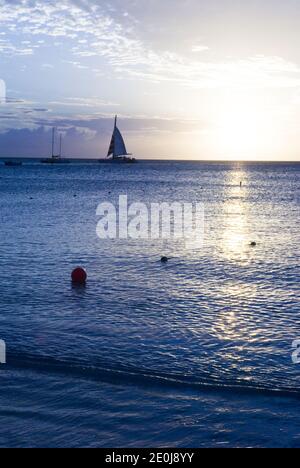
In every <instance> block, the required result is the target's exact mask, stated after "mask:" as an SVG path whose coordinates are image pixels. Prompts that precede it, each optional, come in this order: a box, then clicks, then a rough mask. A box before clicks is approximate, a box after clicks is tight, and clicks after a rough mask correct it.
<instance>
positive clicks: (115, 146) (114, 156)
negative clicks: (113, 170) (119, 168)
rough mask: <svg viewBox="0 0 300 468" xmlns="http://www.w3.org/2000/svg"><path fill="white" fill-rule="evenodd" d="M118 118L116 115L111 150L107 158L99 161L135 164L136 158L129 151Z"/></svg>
mask: <svg viewBox="0 0 300 468" xmlns="http://www.w3.org/2000/svg"><path fill="white" fill-rule="evenodd" d="M117 119H118V117H117V116H116V117H115V126H114V131H113V135H112V138H111V142H110V145H109V150H108V154H107V157H106V159H100V160H99V163H116V164H120V163H121V164H122V163H123V164H124V163H125V164H134V163H136V159H135V158H133V157H132V155H131V154H129V153H127V150H126V146H125V142H124V138H123V136H122V134H121V132H120V130H119V129H118V127H117Z"/></svg>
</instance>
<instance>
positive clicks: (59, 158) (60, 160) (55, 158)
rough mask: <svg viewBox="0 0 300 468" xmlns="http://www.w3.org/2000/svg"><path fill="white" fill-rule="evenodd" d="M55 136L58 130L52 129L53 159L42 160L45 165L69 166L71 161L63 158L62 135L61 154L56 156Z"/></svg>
mask: <svg viewBox="0 0 300 468" xmlns="http://www.w3.org/2000/svg"><path fill="white" fill-rule="evenodd" d="M55 135H56V128H53V129H52V156H51V158H46V159H42V161H41V162H42V163H43V164H69V163H70V161H69V160H68V159H63V158H62V136H61V135H60V144H59V146H60V148H59V154H55Z"/></svg>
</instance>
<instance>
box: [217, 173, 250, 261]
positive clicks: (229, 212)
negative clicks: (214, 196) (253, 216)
mask: <svg viewBox="0 0 300 468" xmlns="http://www.w3.org/2000/svg"><path fill="white" fill-rule="evenodd" d="M247 195H248V186H247V174H246V172H244V171H243V170H242V169H241V168H239V169H237V170H234V171H232V172H231V173H230V175H229V180H228V182H227V184H226V192H225V195H224V201H223V209H222V211H223V216H222V218H223V223H222V239H221V246H222V256H224V257H225V258H227V259H228V260H232V261H241V260H246V258H247V251H248V247H249V229H248V213H247V208H246V203H244V201H245V199H246V198H247Z"/></svg>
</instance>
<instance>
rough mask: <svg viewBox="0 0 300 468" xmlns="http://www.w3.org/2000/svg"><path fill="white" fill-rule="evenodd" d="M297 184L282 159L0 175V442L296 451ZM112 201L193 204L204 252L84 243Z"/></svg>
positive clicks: (139, 243) (297, 176)
mask: <svg viewBox="0 0 300 468" xmlns="http://www.w3.org/2000/svg"><path fill="white" fill-rule="evenodd" d="M240 182H242V186H240ZM299 187H300V165H299V164H292V163H291V164H288V163H286V164H255V163H252V164H246V163H223V164H220V163H210V164H209V163H188V162H186V163H184V162H140V163H139V164H136V165H111V164H107V165H104V164H97V163H95V164H83V163H81V164H75V163H74V164H69V165H65V166H64V165H60V166H46V165H41V164H38V163H37V162H33V161H27V162H26V164H24V165H23V166H22V167H15V168H8V167H5V166H4V165H0V215H1V234H0V267H1V281H0V340H4V341H5V344H6V353H7V355H6V361H7V364H1V365H0V421H1V424H0V446H9V447H15V446H22V447H45V446H47V447H67V446H68V447H69V446H70V447H151V446H156V447H166V446H169V447H192V448H194V447H224V446H225V447H232V446H233V447H260V446H271V447H281V446H288V447H299V446H300V416H299V407H300V378H299V377H300V364H297V360H295V359H294V360H293V359H292V353H293V342H295V340H297V339H300V308H299V278H300V276H299V275H300V267H299V263H300V258H299V257H300V255H299V246H300V234H299V232H300V216H299V215H300V200H299ZM120 195H127V196H128V199H129V200H130V201H132V202H142V203H145V204H150V203H151V202H158V203H162V202H168V203H171V202H176V201H177V202H181V203H183V202H186V203H195V202H200V203H203V205H204V207H205V239H204V245H203V246H202V248H201V249H195V250H193V249H191V248H187V247H186V246H185V245H184V244H183V243H180V242H176V241H175V240H174V239H169V240H163V241H162V240H159V239H157V240H132V239H122V240H118V239H115V240H106V241H104V240H101V239H99V238H98V237H97V233H96V227H97V221H98V219H97V216H96V210H97V206H98V204H99V203H101V202H103V201H105V202H110V203H113V204H117V201H118V198H119V196H120ZM251 242H256V247H251V246H250V243H251ZM163 255H166V256H168V257H169V258H170V261H169V262H168V263H167V264H164V265H163V264H162V263H161V262H160V258H161V256H163ZM78 265H81V266H83V267H85V268H86V269H87V271H88V275H89V277H88V282H87V285H86V287H81V288H80V287H74V286H72V284H71V282H70V273H71V271H72V269H73V268H75V267H76V266H78Z"/></svg>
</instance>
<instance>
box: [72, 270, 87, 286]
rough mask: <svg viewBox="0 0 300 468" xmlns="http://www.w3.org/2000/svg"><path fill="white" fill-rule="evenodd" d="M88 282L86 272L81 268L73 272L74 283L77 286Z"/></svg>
mask: <svg viewBox="0 0 300 468" xmlns="http://www.w3.org/2000/svg"><path fill="white" fill-rule="evenodd" d="M86 280H87V273H86V271H85V270H84V269H83V268H81V267H79V268H76V269H75V270H74V271H73V272H72V282H73V283H76V284H85V283H86Z"/></svg>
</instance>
